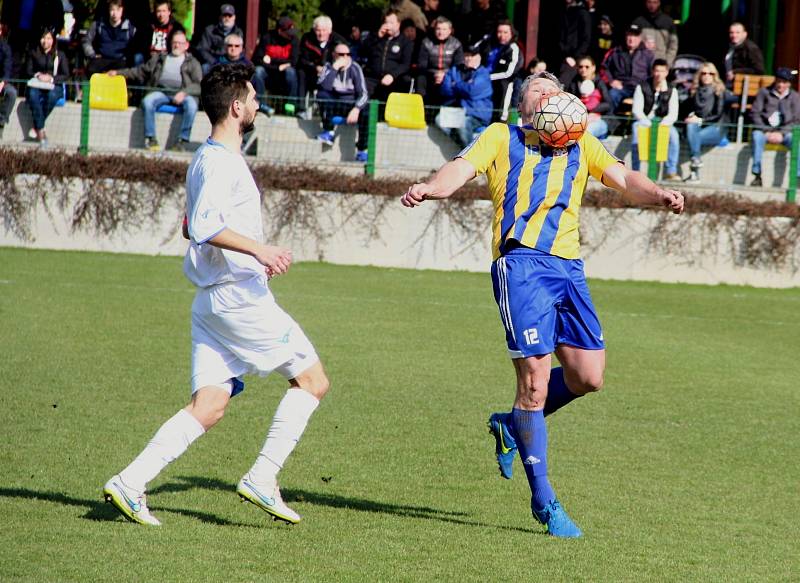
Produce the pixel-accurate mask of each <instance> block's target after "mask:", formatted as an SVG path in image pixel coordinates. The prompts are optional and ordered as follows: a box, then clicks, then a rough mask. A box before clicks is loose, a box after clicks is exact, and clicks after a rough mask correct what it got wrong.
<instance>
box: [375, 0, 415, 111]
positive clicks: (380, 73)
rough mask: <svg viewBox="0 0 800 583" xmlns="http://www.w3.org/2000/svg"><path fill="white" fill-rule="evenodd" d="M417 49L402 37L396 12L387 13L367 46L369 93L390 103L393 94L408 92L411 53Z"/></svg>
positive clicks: (388, 11) (389, 11)
mask: <svg viewBox="0 0 800 583" xmlns="http://www.w3.org/2000/svg"><path fill="white" fill-rule="evenodd" d="M413 50H414V46H413V44H412V43H411V41H409V40H408V39H407V38H406V37H405V36H403V35H402V34H400V19H399V18H398V17H397V12H395V11H394V10H392V9H389V10H387V11H386V12H384V14H383V24H382V25H381V27H380V29H379V30H378V33H377V34H375V35H370V36H369V37H368V38H367V40H366V42H365V43H364V53H365V54H366V56H367V66H366V67H365V70H364V74H365V75H366V77H367V90H368V92H369V94H370V96H371V97H372V98H374V99H378V100H380V101H386V98H387V97H388V96H389V93H391V92H392V91H400V92H405V91H408V78H407V75H408V72H409V71H410V70H411V53H412V51H413Z"/></svg>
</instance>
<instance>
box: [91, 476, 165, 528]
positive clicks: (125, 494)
mask: <svg viewBox="0 0 800 583" xmlns="http://www.w3.org/2000/svg"><path fill="white" fill-rule="evenodd" d="M103 496H104V497H105V499H106V502H110V503H111V504H113V505H114V506H116V508H117V510H119V511H120V512H121V513H122V515H123V516H124V517H125V518H127V519H128V520H130V521H131V522H138V523H139V524H149V525H151V526H161V522H159V520H158V519H157V518H156V517H155V516H153V515H152V514H150V510H149V509H148V508H147V499H146V497H145V495H144V492H139V491H138V490H134V489H133V488H129V487H128V486H126V485H125V483H124V482H123V481H122V478H120V477H119V474H117V475H116V476H112V477H111V479H110V480H109V481H108V482H106V485H105V486H103Z"/></svg>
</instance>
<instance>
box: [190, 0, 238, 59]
mask: <svg viewBox="0 0 800 583" xmlns="http://www.w3.org/2000/svg"><path fill="white" fill-rule="evenodd" d="M229 34H238V35H239V36H240V37H242V38H244V32H242V29H241V28H239V27H238V26H236V10H235V9H234V7H233V6H231V5H230V4H223V5H222V6H220V8H219V22H218V23H217V24H209V25H208V26H207V27H206V29H205V30H204V31H203V36H202V37H200V42H199V43H198V44H197V55H198V56H199V57H200V63H201V64H202V65H203V75H205V74H206V73H208V71H209V70H210V69H211V67H213V66H214V65H216V64H217V61H219V58H220V57H221V56H222V55H224V54H225V37H226V36H228V35H229Z"/></svg>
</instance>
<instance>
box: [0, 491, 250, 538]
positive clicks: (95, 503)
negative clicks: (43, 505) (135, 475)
mask: <svg viewBox="0 0 800 583" xmlns="http://www.w3.org/2000/svg"><path fill="white" fill-rule="evenodd" d="M229 487H230V486H229ZM0 498H27V499H28V500H43V501H45V502H55V503H56V504H63V505H64V506H77V507H84V508H87V509H88V510H87V512H86V514H84V515H83V518H85V519H87V520H97V521H101V522H105V521H112V520H117V519H118V518H120V517H121V515H120V513H119V511H118V510H117V509H116V508H114V507H113V506H112V505H111V504H107V503H106V502H105V501H102V500H91V499H84V498H74V497H72V496H68V495H66V494H62V493H60V492H39V491H36V490H28V489H27V488H0ZM150 510H152V511H153V512H155V513H157V512H158V511H163V512H172V513H173V514H181V515H183V516H189V517H191V518H195V519H197V520H199V521H201V522H205V523H209V524H217V525H219V526H246V527H251V528H260V527H261V526H262V525H260V524H256V523H253V524H246V523H242V522H233V521H231V520H227V519H225V518H220V517H219V516H216V515H214V514H210V513H208V512H198V511H196V510H188V509H186V508H167V507H166V506H151V507H150Z"/></svg>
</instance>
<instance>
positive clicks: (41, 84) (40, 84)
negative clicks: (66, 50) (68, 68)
mask: <svg viewBox="0 0 800 583" xmlns="http://www.w3.org/2000/svg"><path fill="white" fill-rule="evenodd" d="M56 71H58V55H57V54H56V58H55V59H53V78H54V79H55V76H56ZM28 87H32V88H33V89H41V90H42V91H52V90H53V89H55V88H56V84H55V83H54V82H53V81H42V80H40V79H38V78H36V77H31V78H30V79H28Z"/></svg>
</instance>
